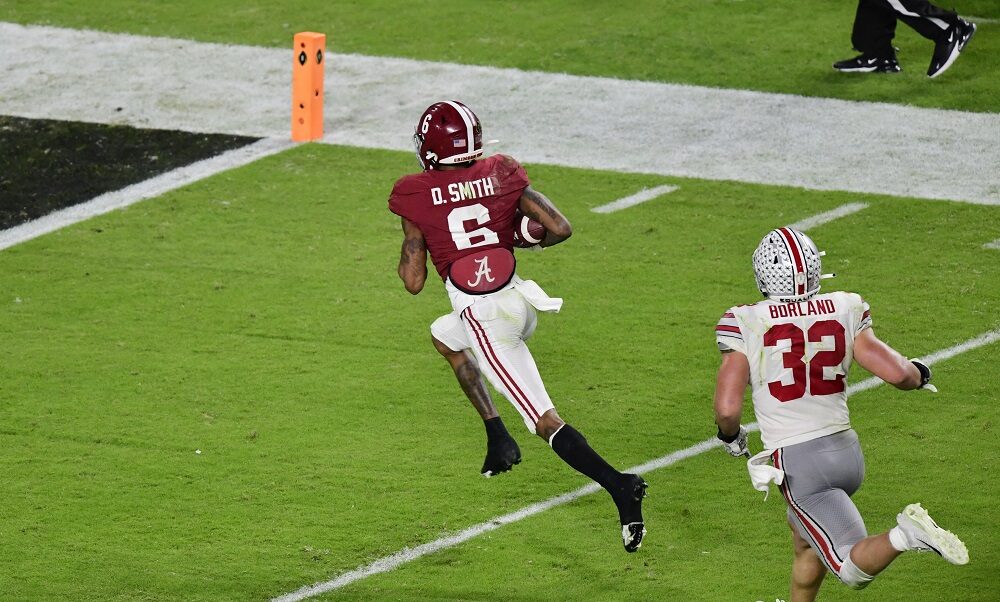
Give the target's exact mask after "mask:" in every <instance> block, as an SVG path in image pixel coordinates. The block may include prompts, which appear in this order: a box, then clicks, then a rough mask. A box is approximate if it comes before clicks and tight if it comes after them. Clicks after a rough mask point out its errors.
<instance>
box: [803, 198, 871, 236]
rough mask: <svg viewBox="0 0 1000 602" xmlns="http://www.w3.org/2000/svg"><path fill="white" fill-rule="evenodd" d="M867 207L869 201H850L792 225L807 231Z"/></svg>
mask: <svg viewBox="0 0 1000 602" xmlns="http://www.w3.org/2000/svg"><path fill="white" fill-rule="evenodd" d="M867 208H868V203H848V204H846V205H841V206H840V207H837V208H836V209H832V210H830V211H826V212H824V213H820V214H818V215H814V216H812V217H807V218H806V219H804V220H801V221H797V222H795V223H794V224H792V225H791V226H792V227H793V228H795V229H796V230H801V231H802V232H805V231H806V230H809V229H810V228H815V227H816V226H822V225H823V224H825V223H827V222H832V221H833V220H835V219H839V218H841V217H844V216H846V215H851V214H852V213H857V212H858V211H861V210H862V209H867Z"/></svg>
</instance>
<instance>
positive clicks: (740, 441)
mask: <svg viewBox="0 0 1000 602" xmlns="http://www.w3.org/2000/svg"><path fill="white" fill-rule="evenodd" d="M716 437H718V438H719V441H722V447H724V448H726V451H727V452H729V455H730V456H732V457H734V458H739V457H740V456H745V457H747V458H749V457H750V450H749V449H747V429H746V427H745V426H743V425H742V424H741V425H740V430H739V432H737V433H736V435H734V436H733V437H732V438H729V437H726V436H725V435H723V434H722V430H721V429H719V432H718V434H717V435H716ZM727 439H728V441H727Z"/></svg>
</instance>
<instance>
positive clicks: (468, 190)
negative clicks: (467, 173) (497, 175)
mask: <svg viewBox="0 0 1000 602" xmlns="http://www.w3.org/2000/svg"><path fill="white" fill-rule="evenodd" d="M495 191H496V187H495V186H494V185H493V180H492V179H491V178H479V179H478V180H472V181H469V182H453V183H451V184H448V195H449V198H448V199H445V198H444V196H442V194H441V189H440V188H439V187H437V186H435V187H434V188H431V200H433V201H434V204H435V205H444V204H445V203H447V202H448V201H451V202H452V203H457V202H459V201H464V200H466V199H481V198H483V197H484V196H493V194H494V193H495Z"/></svg>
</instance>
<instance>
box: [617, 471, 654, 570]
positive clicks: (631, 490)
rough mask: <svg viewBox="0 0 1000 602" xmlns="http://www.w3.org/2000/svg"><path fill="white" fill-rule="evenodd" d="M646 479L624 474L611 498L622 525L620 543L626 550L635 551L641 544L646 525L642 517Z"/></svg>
mask: <svg viewBox="0 0 1000 602" xmlns="http://www.w3.org/2000/svg"><path fill="white" fill-rule="evenodd" d="M646 487H647V485H646V481H644V480H642V477H640V476H639V475H634V474H626V475H624V480H623V481H622V483H621V485H620V486H619V488H618V490H617V491H616V492H615V494H613V495H612V498H613V499H614V500H615V505H616V506H618V518H619V520H620V522H621V525H622V544H623V545H624V546H625V551H626V552H635V551H636V550H638V549H639V546H641V545H642V538H643V537H644V536H645V535H646V525H645V522H644V521H643V519H642V498H644V497H646Z"/></svg>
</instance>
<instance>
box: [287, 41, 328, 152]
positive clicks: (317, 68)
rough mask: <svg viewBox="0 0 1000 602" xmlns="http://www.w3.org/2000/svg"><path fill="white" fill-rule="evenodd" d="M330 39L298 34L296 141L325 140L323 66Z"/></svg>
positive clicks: (294, 104)
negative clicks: (327, 42)
mask: <svg viewBox="0 0 1000 602" xmlns="http://www.w3.org/2000/svg"><path fill="white" fill-rule="evenodd" d="M325 53H326V35H325V34H322V33H314V32H311V31H303V32H300V33H297V34H295V51H294V52H293V53H292V54H293V60H292V140H294V141H295V142H308V141H309V140H318V139H319V138H322V137H323V65H324V62H323V61H324V59H325Z"/></svg>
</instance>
